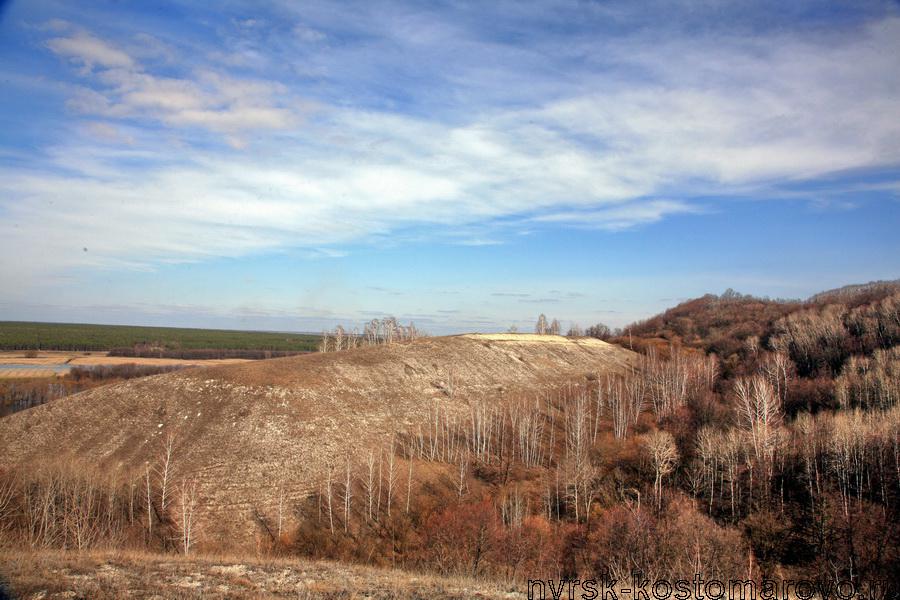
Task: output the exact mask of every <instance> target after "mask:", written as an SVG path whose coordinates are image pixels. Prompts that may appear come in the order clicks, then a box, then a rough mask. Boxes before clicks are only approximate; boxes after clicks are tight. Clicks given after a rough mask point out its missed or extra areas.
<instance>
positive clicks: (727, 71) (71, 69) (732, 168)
mask: <svg viewBox="0 0 900 600" xmlns="http://www.w3.org/2000/svg"><path fill="white" fill-rule="evenodd" d="M785 4H788V5H790V6H787V7H786V6H784V5H785ZM208 6H209V3H191V2H156V3H153V4H152V5H147V6H142V5H141V3H137V2H134V3H125V2H96V3H88V2H85V3H64V2H45V1H39V0H38V1H29V2H17V1H13V2H7V3H3V4H2V9H0V85H2V90H3V93H2V94H0V280H2V281H3V285H2V286H0V319H29V320H53V321H82V322H101V323H102V322H108V323H141V324H160V325H184V326H213V327H234V328H262V329H284V330H307V331H309V330H319V329H321V328H323V327H330V326H333V325H334V324H336V323H338V322H341V323H344V324H345V325H351V326H352V325H353V324H358V323H361V322H363V321H364V320H367V319H370V318H372V317H373V316H379V315H385V314H393V315H396V316H397V317H399V318H401V319H403V320H410V319H411V320H414V321H415V322H416V323H417V324H419V325H420V327H422V328H424V329H426V330H428V331H430V332H432V333H445V332H455V331H471V330H482V331H489V330H504V329H506V328H507V327H509V326H510V325H517V326H518V327H520V328H527V327H530V324H531V323H532V322H533V321H534V319H535V317H536V315H537V314H538V313H540V312H545V313H547V314H548V316H551V317H558V318H559V319H560V320H562V321H563V322H564V324H567V323H568V322H573V321H574V322H578V323H580V324H582V325H589V324H591V323H595V322H598V321H599V322H604V323H608V324H610V325H612V326H621V325H624V324H626V323H628V322H631V321H633V320H636V319H640V318H644V317H647V316H650V315H651V314H654V313H656V312H659V311H660V310H662V309H664V308H666V307H668V306H671V305H673V304H675V303H677V302H678V301H680V300H682V299H685V298H688V297H694V296H698V295H701V294H704V293H707V292H716V293H718V292H721V291H723V290H724V289H725V288H728V287H733V288H735V289H737V290H739V291H742V292H745V293H755V294H760V295H770V296H778V297H805V296H808V295H810V294H812V293H815V292H817V291H820V290H822V289H827V288H830V287H836V286H840V285H844V284H847V283H858V282H865V281H869V280H873V279H892V278H897V277H900V239H898V238H900V236H898V235H897V231H898V229H900V58H898V57H900V4H898V3H896V2H865V1H863V2H847V3H836V2H792V3H782V2H778V3H776V2H771V3H769V2H758V3H734V2H718V1H716V0H706V1H684V2H645V3H634V2H616V1H612V2H589V1H586V0H582V1H578V2H556V1H553V2H540V3H522V2H499V1H498V2H489V3H485V2H472V3H465V2H433V3H424V2H396V1H392V2H374V1H367V2H358V3H357V2H340V3H337V2H334V3H324V2H287V1H283V2H277V1H276V2H268V3H261V2H254V3H250V2H229V1H226V2H222V3H217V4H216V6H217V11H216V12H212V11H210V10H209V9H208Z"/></svg>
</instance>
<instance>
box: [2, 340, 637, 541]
mask: <svg viewBox="0 0 900 600" xmlns="http://www.w3.org/2000/svg"><path fill="white" fill-rule="evenodd" d="M635 356H636V355H635V354H633V353H632V352H630V351H628V350H624V349H622V348H620V347H618V346H614V345H611V344H608V343H606V342H602V341H600V340H596V339H591V338H578V339H569V338H563V337H559V336H537V335H525V334H516V335H462V336H451V337H435V338H422V339H418V340H415V341H412V342H404V343H397V344H391V345H382V346H374V347H366V348H359V349H355V350H348V351H343V352H336V353H326V354H322V353H319V354H310V355H303V356H295V357H288V358H282V359H273V360H267V361H259V362H249V363H243V364H235V365H225V366H220V367H211V368H205V369H190V370H184V371H179V372H175V373H168V374H164V375H159V376H153V377H147V378H142V379H137V380H130V381H126V382H122V383H118V384H113V385H109V386H103V387H100V388H96V389H93V390H90V391H87V392H84V393H80V394H76V395H74V396H70V397H67V398H63V399H60V400H58V401H55V402H52V403H50V404H46V405H43V406H39V407H35V408H33V409H29V410H26V411H23V412H21V413H17V414H14V415H12V416H10V417H7V418H4V419H3V420H2V421H0V448H3V453H2V457H0V466H21V465H25V464H31V463H37V462H39V461H40V460H41V458H42V457H53V458H54V459H55V460H58V459H59V457H61V456H71V458H72V460H75V461H77V462H79V463H84V464H88V465H94V466H99V467H101V468H103V469H104V470H107V471H110V472H116V473H119V474H120V477H121V478H123V479H126V480H127V479H128V478H132V479H133V480H134V481H137V482H140V479H139V478H140V477H141V476H142V475H143V474H144V473H145V471H146V469H147V468H150V467H153V468H155V469H156V470H157V471H158V470H159V466H160V465H162V464H163V463H164V456H165V451H166V448H167V445H168V443H169V441H171V460H170V472H169V473H168V475H167V477H168V480H169V481H170V482H172V483H171V484H170V485H172V486H173V487H174V486H175V485H176V483H175V482H177V481H181V480H184V479H187V478H190V479H191V480H196V481H197V484H198V489H199V490H200V492H199V497H200V509H199V511H200V519H201V520H202V521H204V522H205V523H206V526H205V527H206V535H207V536H210V537H216V538H219V539H229V540H249V539H250V538H251V536H252V533H253V531H254V520H253V515H254V514H260V513H269V514H271V509H272V507H273V506H274V505H275V504H277V503H279V502H283V501H284V498H282V495H283V496H285V497H286V499H287V502H292V501H298V500H300V499H302V498H304V497H306V496H307V495H308V494H310V493H311V492H313V491H315V490H317V489H319V486H321V484H322V480H323V478H324V477H325V474H326V472H327V471H328V469H329V466H330V465H343V464H344V463H345V462H346V460H347V459H348V458H352V459H353V460H360V459H361V458H362V456H363V455H365V454H367V453H368V451H369V449H374V448H384V446H385V444H386V443H387V440H389V439H391V437H392V434H394V433H399V432H403V431H405V430H414V429H415V428H416V427H418V426H419V425H420V424H422V423H423V422H424V421H425V420H427V419H428V417H429V415H430V414H432V411H433V410H434V408H435V407H437V406H439V407H440V408H441V410H443V411H445V412H447V413H457V414H468V413H469V411H470V410H471V406H473V404H474V403H477V402H479V401H482V400H484V401H494V400H496V399H500V398H503V397H504V396H511V395H515V394H520V395H521V394H529V393H533V392H536V391H539V390H541V389H547V388H550V387H552V386H554V385H559V384H561V383H563V382H569V381H573V380H582V381H583V380H584V379H585V378H586V377H590V376H591V375H596V374H602V373H610V372H620V371H623V370H625V369H626V368H628V367H629V365H631V364H633V360H634V358H635Z"/></svg>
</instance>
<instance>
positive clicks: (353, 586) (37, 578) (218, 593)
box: [0, 551, 525, 600]
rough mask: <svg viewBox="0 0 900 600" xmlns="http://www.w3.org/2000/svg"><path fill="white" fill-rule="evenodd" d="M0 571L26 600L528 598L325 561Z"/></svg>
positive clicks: (48, 560) (130, 559) (62, 563)
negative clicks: (135, 599)
mask: <svg viewBox="0 0 900 600" xmlns="http://www.w3.org/2000/svg"><path fill="white" fill-rule="evenodd" d="M0 564H2V575H0V579H6V581H5V582H4V581H2V580H0V586H3V585H4V584H5V586H6V587H8V588H9V593H11V594H13V595H14V597H15V598H21V599H23V600H25V599H28V600H31V599H35V600H37V599H41V600H56V599H63V598H69V599H71V598H90V599H91V600H119V599H120V598H147V599H151V598H152V599H156V600H161V599H164V598H165V599H184V600H188V599H200V598H203V599H206V600H217V599H225V598H228V599H231V600H258V599H259V600H261V599H263V598H292V599H294V600H298V599H299V600H304V599H307V598H333V599H337V598H373V599H376V598H377V599H387V598H398V599H404V598H409V599H412V598H492V599H505V598H510V599H512V598H524V597H525V594H524V593H522V591H521V590H520V589H517V587H523V586H511V587H510V586H504V585H501V584H491V583H488V582H484V581H473V580H469V579H465V578H452V577H436V576H430V575H420V574H413V573H405V572H403V571H396V570H386V569H374V568H366V567H359V566H347V565H342V564H339V563H333V562H324V561H305V560H289V559H275V558H270V559H247V558H242V559H240V560H238V559H233V558H228V557H219V558H216V557H203V558H184V557H180V556H177V555H176V556H173V555H154V554H142V553H134V552H125V553H123V552H92V553H81V554H75V553H65V552H53V551H42V552H26V553H21V552H16V553H8V552H0ZM2 597H3V589H2V587H0V598H2Z"/></svg>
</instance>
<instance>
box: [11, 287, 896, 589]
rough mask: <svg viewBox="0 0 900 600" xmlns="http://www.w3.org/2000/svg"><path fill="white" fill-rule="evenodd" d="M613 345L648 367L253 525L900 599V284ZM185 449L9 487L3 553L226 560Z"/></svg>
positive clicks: (438, 566) (404, 440)
mask: <svg viewBox="0 0 900 600" xmlns="http://www.w3.org/2000/svg"><path fill="white" fill-rule="evenodd" d="M544 326H547V327H548V328H549V325H548V324H547V323H546V320H545V323H544ZM594 331H595V332H597V333H598V334H599V333H602V334H603V335H604V336H605V335H608V334H609V332H608V329H605V328H602V327H597V329H594ZM598 337H600V335H598ZM615 341H616V342H617V343H620V344H622V345H625V346H626V347H628V346H629V345H630V346H631V347H633V348H634V349H635V350H637V351H639V352H640V353H641V358H640V362H639V364H638V365H636V366H635V368H634V370H633V372H631V373H628V374H626V375H624V376H602V375H588V376H587V377H585V378H584V379H582V380H578V381H572V382H570V383H569V384H567V385H563V386H560V387H559V388H558V389H554V390H549V391H535V392H534V393H532V394H526V395H522V396H517V397H509V396H503V397H500V396H498V397H497V398H493V399H489V400H484V401H478V402H472V403H470V411H469V412H468V414H465V415H460V414H459V413H453V414H450V413H448V412H444V411H442V410H441V409H439V408H438V406H437V405H435V408H434V409H433V411H432V414H431V417H430V418H429V419H427V420H426V421H425V422H422V423H420V424H419V425H418V427H414V428H411V429H406V430H403V431H398V432H396V435H395V436H394V437H393V438H392V439H391V440H390V442H388V443H386V444H385V446H384V447H383V448H380V449H372V450H361V451H360V452H359V453H358V454H354V455H350V454H348V455H347V456H346V457H345V460H344V461H341V462H340V463H339V464H334V465H332V466H331V467H330V468H329V470H328V473H327V474H326V476H325V477H324V478H323V480H322V481H321V482H319V485H318V490H319V491H318V493H316V494H313V495H311V496H309V497H308V498H307V499H306V500H305V501H304V502H301V503H299V504H296V503H295V504H291V503H288V502H285V500H284V490H280V491H279V492H277V493H276V497H273V502H272V503H271V504H270V505H269V506H266V507H260V508H259V509H258V510H256V511H254V513H253V514H252V515H250V516H249V518H252V519H253V520H254V521H255V523H256V524H257V528H258V531H259V549H260V551H264V552H273V553H281V554H287V555H292V554H293V555H302V556H311V557H325V558H334V559H341V560H349V561H358V562H362V563H368V564H383V565H398V566H399V565H402V566H405V567H408V568H416V569H423V570H428V571H434V572H439V573H446V574H467V575H474V576H476V577H488V578H500V579H507V580H510V581H522V580H523V579H526V578H537V577H540V576H545V577H554V578H559V577H572V578H577V577H579V576H581V577H582V578H583V577H584V576H589V575H597V574H598V573H609V574H610V575H612V576H613V577H616V578H619V579H622V580H624V579H627V578H628V576H629V575H630V574H631V572H632V571H634V570H639V571H642V572H643V573H644V574H645V575H647V576H648V577H650V578H651V579H652V578H658V577H669V578H671V579H678V578H690V577H691V576H692V574H694V573H703V574H704V575H705V576H706V577H709V578H711V577H719V578H721V579H729V578H741V579H747V578H751V579H754V580H757V581H759V580H761V579H762V578H764V577H772V578H794V579H809V580H815V581H822V582H836V581H839V580H849V581H852V582H854V584H856V586H857V590H858V591H869V592H871V593H875V590H873V589H872V586H873V585H876V583H877V585H879V586H885V585H887V586H893V587H892V588H890V589H892V590H893V592H889V591H888V588H885V587H881V588H880V593H881V595H880V596H875V597H892V596H891V595H887V594H889V593H896V590H897V589H898V587H897V585H898V583H900V581H898V577H900V576H898V574H900V519H898V509H900V405H898V399H900V291H898V290H897V289H896V287H893V286H891V285H888V284H885V285H881V286H872V287H866V288H861V289H856V290H852V292H850V293H846V294H843V293H842V294H834V295H826V296H822V297H818V298H815V299H813V300H812V301H808V302H796V301H772V300H766V299H758V298H753V297H746V296H742V295H740V294H735V293H732V292H729V293H726V294H723V295H722V296H713V295H709V296H704V297H703V298H699V299H696V300H693V301H690V302H686V303H684V304H681V305H679V306H677V307H675V308H673V309H671V310H669V311H667V312H665V313H663V314H662V315H659V316H657V317H654V318H652V319H649V320H647V321H644V322H641V323H636V324H634V325H632V326H629V327H628V328H626V329H625V332H624V334H622V335H620V336H619V337H618V338H616V339H615ZM455 390H456V388H455V386H453V385H447V386H446V389H445V392H446V394H447V395H448V396H452V395H453V394H455V393H456V391H455ZM168 448H169V451H168V452H167V451H166V448H161V449H160V458H159V461H158V462H157V464H155V465H153V466H152V467H149V466H148V468H147V470H146V471H145V472H142V473H136V474H134V478H133V479H132V480H130V481H109V480H108V479H105V478H104V477H103V476H102V475H100V474H92V473H91V472H90V470H86V469H74V468H70V467H67V466H65V465H52V466H48V467H45V468H43V467H42V468H41V469H34V470H33V471H31V472H29V473H5V474H3V476H2V477H0V527H2V528H3V532H2V533H3V535H4V539H7V540H11V541H10V542H9V543H16V544H23V545H28V546H33V547H34V546H37V547H41V546H51V547H67V548H87V547H93V546H97V545H120V546H122V545H125V546H128V545H137V546H141V547H151V548H154V549H158V550H168V551H178V552H185V553H188V552H193V551H197V550H203V549H206V550H219V549H221V548H217V547H215V546H214V545H213V542H212V541H211V539H209V538H204V531H203V527H202V526H201V525H199V524H198V523H197V520H196V517H195V511H196V508H197V506H199V505H201V504H202V491H198V490H197V488H196V485H195V484H194V483H192V482H191V480H190V479H181V480H179V481H175V480H173V478H172V477H171V476H170V473H171V469H170V467H171V461H173V460H177V457H173V456H172V455H171V443H170V445H169V446H168ZM274 484H275V485H274V489H278V488H277V482H274Z"/></svg>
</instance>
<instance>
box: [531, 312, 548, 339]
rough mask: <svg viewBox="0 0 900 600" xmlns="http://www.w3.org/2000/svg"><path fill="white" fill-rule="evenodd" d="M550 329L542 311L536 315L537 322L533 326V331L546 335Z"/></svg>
mask: <svg viewBox="0 0 900 600" xmlns="http://www.w3.org/2000/svg"><path fill="white" fill-rule="evenodd" d="M549 330H550V326H549V325H548V324H547V317H546V315H544V313H541V314H540V315H539V316H538V320H537V323H536V324H535V326H534V332H535V333H536V334H538V335H546V334H547V332H548V331H549Z"/></svg>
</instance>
